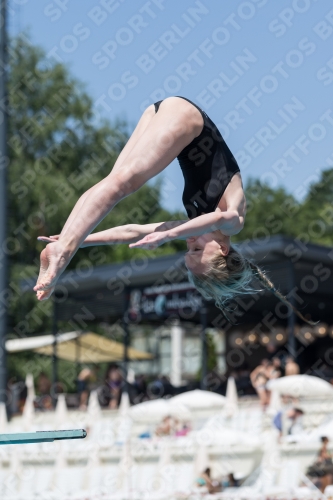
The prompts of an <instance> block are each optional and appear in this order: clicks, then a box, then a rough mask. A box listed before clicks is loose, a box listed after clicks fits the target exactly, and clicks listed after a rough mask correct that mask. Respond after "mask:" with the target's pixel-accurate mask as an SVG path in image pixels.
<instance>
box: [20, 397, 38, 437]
mask: <svg viewBox="0 0 333 500" xmlns="http://www.w3.org/2000/svg"><path fill="white" fill-rule="evenodd" d="M34 417H35V406H34V398H32V397H31V396H27V399H26V400H25V403H24V408H23V415H22V418H23V427H24V429H25V430H29V429H30V428H31V426H32V423H33V420H34Z"/></svg>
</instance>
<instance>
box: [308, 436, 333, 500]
mask: <svg viewBox="0 0 333 500" xmlns="http://www.w3.org/2000/svg"><path fill="white" fill-rule="evenodd" d="M321 442H322V446H321V448H320V450H319V452H318V455H317V459H316V461H315V463H314V464H313V465H311V466H310V467H309V468H308V470H307V475H308V476H310V477H312V478H317V481H316V483H318V484H317V486H318V487H319V489H320V491H321V492H322V493H324V491H325V488H326V486H328V485H329V484H332V479H333V461H332V454H331V453H330V452H329V451H328V443H329V439H328V438H327V437H326V436H324V437H322V438H321Z"/></svg>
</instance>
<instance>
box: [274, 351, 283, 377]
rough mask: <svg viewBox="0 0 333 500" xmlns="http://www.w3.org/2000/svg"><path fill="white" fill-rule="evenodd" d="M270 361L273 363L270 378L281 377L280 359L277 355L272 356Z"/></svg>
mask: <svg viewBox="0 0 333 500" xmlns="http://www.w3.org/2000/svg"><path fill="white" fill-rule="evenodd" d="M272 363H273V371H272V377H271V378H279V377H283V376H284V369H283V368H282V362H281V359H280V358H279V357H278V356H274V358H272Z"/></svg>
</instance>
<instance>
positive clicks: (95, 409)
mask: <svg viewBox="0 0 333 500" xmlns="http://www.w3.org/2000/svg"><path fill="white" fill-rule="evenodd" d="M87 412H88V415H89V419H90V420H91V421H92V422H97V421H98V420H100V419H101V418H102V410H101V407H100V404H99V400H98V393H97V391H96V390H94V391H91V393H90V396H89V402H88V408H87Z"/></svg>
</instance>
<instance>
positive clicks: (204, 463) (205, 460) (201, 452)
mask: <svg viewBox="0 0 333 500" xmlns="http://www.w3.org/2000/svg"><path fill="white" fill-rule="evenodd" d="M207 467H209V457H208V451H207V447H206V446H203V445H201V446H199V448H198V452H197V454H196V456H195V461H194V473H195V474H196V475H197V476H200V474H202V473H203V471H204V470H205V469H207Z"/></svg>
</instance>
